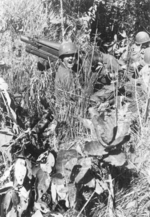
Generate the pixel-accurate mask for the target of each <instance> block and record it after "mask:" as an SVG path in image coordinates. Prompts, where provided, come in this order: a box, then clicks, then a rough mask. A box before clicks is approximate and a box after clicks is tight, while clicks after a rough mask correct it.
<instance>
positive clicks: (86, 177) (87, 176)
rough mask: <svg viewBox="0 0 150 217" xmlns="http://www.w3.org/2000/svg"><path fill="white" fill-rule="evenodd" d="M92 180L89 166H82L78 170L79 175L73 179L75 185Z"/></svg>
mask: <svg viewBox="0 0 150 217" xmlns="http://www.w3.org/2000/svg"><path fill="white" fill-rule="evenodd" d="M92 179H93V173H92V171H91V170H90V168H89V166H84V167H81V168H80V171H79V173H78V174H77V176H76V177H75V183H80V184H86V183H88V182H90V181H91V180H92Z"/></svg>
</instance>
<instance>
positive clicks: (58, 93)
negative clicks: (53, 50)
mask: <svg viewBox="0 0 150 217" xmlns="http://www.w3.org/2000/svg"><path fill="white" fill-rule="evenodd" d="M59 58H60V65H59V67H58V70H57V72H56V77H55V97H56V101H57V102H60V100H61V101H62V100H63V101H65V100H66V99H69V100H70V99H71V100H74V97H75V89H76V87H75V85H76V80H77V47H76V45H75V44H74V43H72V42H64V43H62V44H61V45H60V47H59Z"/></svg>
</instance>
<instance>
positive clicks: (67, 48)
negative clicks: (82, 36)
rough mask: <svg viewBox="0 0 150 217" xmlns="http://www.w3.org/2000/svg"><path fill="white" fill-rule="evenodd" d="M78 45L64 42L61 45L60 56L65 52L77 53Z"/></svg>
mask: <svg viewBox="0 0 150 217" xmlns="http://www.w3.org/2000/svg"><path fill="white" fill-rule="evenodd" d="M76 53H77V47H76V45H75V44H74V43H72V42H64V43H62V44H61V45H60V47H59V57H60V56H62V55H65V54H76Z"/></svg>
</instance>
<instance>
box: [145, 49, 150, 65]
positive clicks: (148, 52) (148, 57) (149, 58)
mask: <svg viewBox="0 0 150 217" xmlns="http://www.w3.org/2000/svg"><path fill="white" fill-rule="evenodd" d="M144 61H145V63H146V64H150V47H148V48H146V49H145V53H144Z"/></svg>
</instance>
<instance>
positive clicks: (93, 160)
mask: <svg viewBox="0 0 150 217" xmlns="http://www.w3.org/2000/svg"><path fill="white" fill-rule="evenodd" d="M149 11H150V1H148V0H145V1H143V0H133V1H129V0H80V1H73V0H62V1H61V0H60V1H58V0H56V1H50V0H32V1H30V0H20V1H18V0H13V1H12V0H1V1H0V59H1V60H3V61H4V62H5V64H4V65H2V67H1V68H0V76H1V77H2V78H4V80H5V81H6V83H2V82H3V81H1V80H0V100H1V101H0V147H1V155H0V161H1V164H0V168H1V174H0V175H1V178H0V186H1V188H0V196H1V198H0V200H1V203H2V206H1V216H7V217H8V216H9V215H10V216H33V217H38V216H77V217H79V216H94V217H98V216H110V217H112V216H116V217H123V216H131V217H133V216H139V217H141V216H149V212H150V211H149V209H150V202H149V194H150V192H149V184H150V161H149V154H150V149H149V141H150V140H149V139H150V137H149V115H148V113H149V109H147V107H148V104H149V92H148V91H147V89H146V88H145V86H144V82H145V80H144V82H143V81H142V80H141V79H140V78H138V79H135V77H134V76H132V75H133V74H134V75H135V71H134V69H129V67H128V66H129V62H130V47H131V45H132V44H133V43H134V36H135V34H136V33H137V32H138V31H146V32H148V33H149V32H150V26H149V25H148V24H149V20H150V13H149ZM62 18H63V19H62ZM21 35H26V36H29V37H39V38H46V39H48V40H50V41H51V40H52V41H56V42H58V43H60V42H62V41H64V40H72V41H74V42H75V43H76V44H77V45H78V47H79V48H80V51H81V53H82V54H83V57H85V56H88V55H89V54H91V55H89V56H90V58H91V59H88V60H89V61H85V63H86V64H85V65H83V68H85V74H84V76H85V80H84V82H85V83H84V88H82V87H78V88H79V90H80V91H79V95H78V96H77V98H78V100H77V101H75V102H74V103H70V102H66V104H65V105H63V106H61V105H59V104H56V103H55V97H54V79H55V73H56V70H57V67H58V63H59V61H51V62H50V68H49V69H48V70H43V71H42V72H41V71H40V70H39V69H38V68H37V62H38V61H39V62H42V63H43V64H44V62H43V60H42V59H40V58H38V57H35V56H33V55H31V54H28V53H27V52H26V51H25V44H24V43H23V42H22V41H21V40H20V37H21ZM97 50H98V52H99V53H100V51H101V52H104V53H109V54H111V55H113V56H115V57H116V59H117V60H118V62H119V64H120V70H119V71H118V70H117V71H115V73H113V77H111V78H112V80H111V81H112V83H111V84H112V85H110V86H109V88H108V86H107V88H106V89H105V91H104V99H103V100H102V101H94V100H93V101H92V102H91V101H90V91H89V90H90V85H91V84H94V83H93V82H96V81H97V80H94V81H93V80H92V73H91V71H92V70H93V67H94V73H96V75H97V77H96V79H97V78H98V76H99V75H101V73H103V74H104V75H106V74H107V73H108V75H109V76H110V75H111V76H112V73H111V71H110V68H111V67H110V68H108V67H107V66H105V67H104V66H103V62H101V61H99V62H98V63H96V65H94V66H93V65H92V67H91V64H90V63H91V60H92V61H93V59H92V57H93V56H92V52H97ZM89 56H88V57H89ZM93 62H94V61H93ZM114 67H116V65H115V66H114ZM92 72H93V71H92ZM89 81H90V82H89ZM7 84H8V87H9V88H8V90H7ZM4 90H5V91H4ZM119 90H123V94H120V92H119ZM8 93H9V94H10V98H11V102H10V98H9V95H8ZM121 93H122V92H121ZM109 94H111V96H112V98H111V99H113V101H111V100H110V99H109V97H107V95H108V96H109ZM98 97H102V96H101V93H99V95H98ZM126 97H127V98H126ZM145 111H146V113H145Z"/></svg>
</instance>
